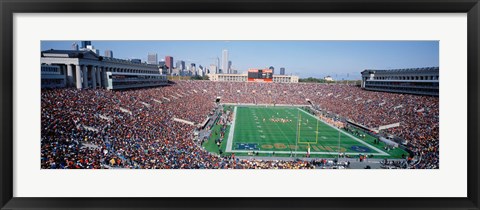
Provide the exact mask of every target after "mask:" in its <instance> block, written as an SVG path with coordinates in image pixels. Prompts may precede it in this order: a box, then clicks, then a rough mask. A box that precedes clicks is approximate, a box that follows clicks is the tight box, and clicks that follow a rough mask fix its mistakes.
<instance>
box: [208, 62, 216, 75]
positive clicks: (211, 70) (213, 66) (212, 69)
mask: <svg viewBox="0 0 480 210" xmlns="http://www.w3.org/2000/svg"><path fill="white" fill-rule="evenodd" d="M209 69H210V74H218V68H217V65H215V64H210V68H209Z"/></svg>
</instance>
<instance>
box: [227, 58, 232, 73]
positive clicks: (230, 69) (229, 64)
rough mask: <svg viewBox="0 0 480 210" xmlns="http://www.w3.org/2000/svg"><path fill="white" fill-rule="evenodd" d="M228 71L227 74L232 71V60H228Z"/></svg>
mask: <svg viewBox="0 0 480 210" xmlns="http://www.w3.org/2000/svg"><path fill="white" fill-rule="evenodd" d="M228 73H229V74H232V73H233V71H232V61H228Z"/></svg>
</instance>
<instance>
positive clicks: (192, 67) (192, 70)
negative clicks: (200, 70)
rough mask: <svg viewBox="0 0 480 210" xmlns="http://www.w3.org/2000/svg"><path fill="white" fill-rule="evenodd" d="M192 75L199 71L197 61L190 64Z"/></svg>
mask: <svg viewBox="0 0 480 210" xmlns="http://www.w3.org/2000/svg"><path fill="white" fill-rule="evenodd" d="M190 75H197V71H196V68H195V63H191V64H190Z"/></svg>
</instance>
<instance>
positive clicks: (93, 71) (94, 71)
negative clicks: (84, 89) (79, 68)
mask: <svg viewBox="0 0 480 210" xmlns="http://www.w3.org/2000/svg"><path fill="white" fill-rule="evenodd" d="M90 77H91V78H92V89H96V88H97V67H96V66H92V69H91V70H90Z"/></svg>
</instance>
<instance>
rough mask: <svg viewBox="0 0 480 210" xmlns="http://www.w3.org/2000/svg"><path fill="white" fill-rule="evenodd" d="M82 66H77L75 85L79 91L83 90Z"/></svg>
mask: <svg viewBox="0 0 480 210" xmlns="http://www.w3.org/2000/svg"><path fill="white" fill-rule="evenodd" d="M82 68H83V67H82V66H80V65H75V76H76V81H75V85H76V86H77V89H82V77H81V76H80V75H81V72H82Z"/></svg>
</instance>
